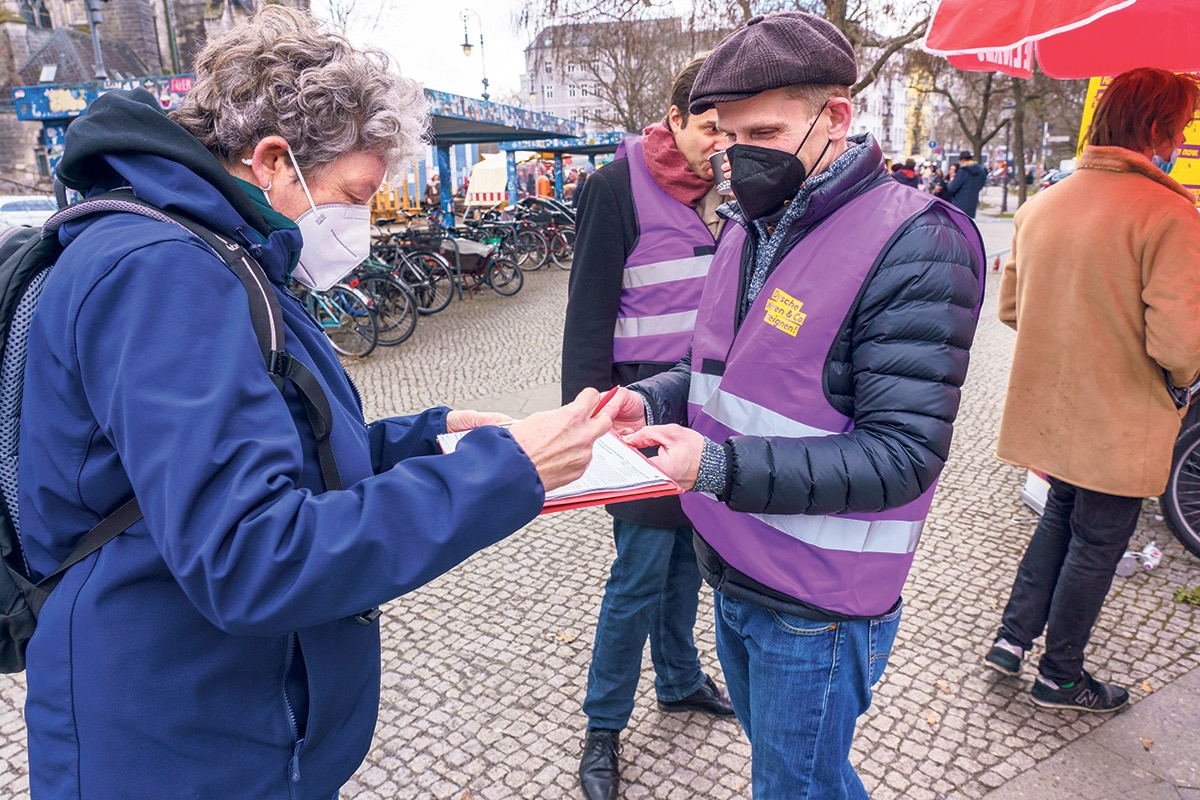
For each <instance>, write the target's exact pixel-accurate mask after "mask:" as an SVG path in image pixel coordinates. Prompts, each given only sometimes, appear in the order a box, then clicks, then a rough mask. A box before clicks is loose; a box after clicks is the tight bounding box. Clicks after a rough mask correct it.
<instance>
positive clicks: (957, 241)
mask: <svg viewBox="0 0 1200 800" xmlns="http://www.w3.org/2000/svg"><path fill="white" fill-rule="evenodd" d="M867 144H868V147H867V149H866V150H865V151H864V152H863V153H862V154H860V155H859V156H857V157H856V158H855V160H854V161H853V163H852V164H851V165H850V166H849V167H848V168H847V169H846V170H845V171H843V172H842V173H841V174H839V175H838V176H836V177H835V178H833V179H831V180H830V181H829V182H828V183H826V184H824V185H823V186H821V187H820V188H819V189H818V190H817V191H816V192H815V193H814V195H813V198H812V200H811V202H810V204H809V206H808V208H807V210H806V212H805V213H804V214H803V215H802V216H801V217H800V219H799V220H798V221H797V222H796V223H795V224H794V225H793V226H792V228H791V229H790V231H789V234H788V238H787V239H786V241H785V244H784V246H783V247H782V248H781V252H780V256H779V257H780V258H781V257H782V254H783V253H786V252H787V251H789V250H790V249H791V248H792V247H794V246H795V244H796V243H797V242H798V241H799V240H800V239H801V238H803V236H804V235H805V234H806V233H807V232H808V231H809V230H811V229H812V228H813V227H814V226H815V225H817V224H819V223H820V222H821V220H822V219H824V218H825V217H826V216H828V215H829V214H831V213H833V211H835V210H836V209H837V208H839V207H841V206H842V205H843V204H845V203H846V202H848V201H849V200H850V199H852V198H853V197H855V196H856V195H858V194H860V193H862V192H863V191H866V190H867V189H869V188H870V187H871V186H873V185H875V184H876V183H877V182H879V181H886V180H890V178H889V177H888V174H887V171H886V169H885V166H884V162H883V155H882V153H881V152H880V150H879V147H878V145H876V144H875V143H874V141H873V140H871V139H869V138H868V139H867ZM731 224H732V223H731ZM863 224H864V225H869V224H870V220H863ZM756 247H757V232H756V231H755V230H753V229H751V230H750V236H749V239H748V241H747V243H746V247H745V249H744V250H743V253H742V265H741V268H742V271H743V281H742V285H743V286H746V285H747V284H748V282H749V280H748V277H749V274H750V272H751V270H752V266H753V263H754V254H755V250H756ZM777 263H778V262H777ZM981 270H982V264H979V263H978V258H977V256H976V255H975V250H974V247H973V245H972V243H971V242H969V241H968V240H967V238H966V237H965V236H964V235H963V233H962V232H961V231H960V230H959V229H958V227H957V226H955V224H954V222H953V220H952V219H951V217H950V212H949V211H947V210H946V209H945V207H944V206H942V205H941V203H940V202H937V201H934V200H933V199H932V198H931V205H930V207H929V208H928V209H927V210H926V211H923V212H922V213H921V214H919V215H918V216H917V217H916V218H915V219H913V220H912V221H911V222H910V223H908V225H907V226H906V228H905V229H904V230H903V231H902V232H901V233H900V234H899V235H898V236H897V237H896V238H895V239H894V240H893V242H892V244H891V246H890V247H889V248H888V249H887V250H886V251H885V252H883V253H881V254H880V256H879V258H878V260H877V261H876V263H875V266H874V267H872V269H871V272H870V273H869V274H868V276H867V279H866V281H865V282H864V283H863V287H862V290H861V292H860V294H859V298H858V300H857V302H856V304H855V306H854V307H853V308H852V309H851V311H850V313H849V314H848V315H847V318H846V320H845V322H844V323H843V325H842V329H841V332H840V334H839V336H838V339H837V341H836V342H835V344H834V346H833V348H832V349H831V351H830V353H829V356H828V357H827V359H826V361H825V368H824V373H823V383H824V388H825V396H826V397H827V398H828V400H829V402H830V404H832V405H833V407H834V408H836V409H837V410H838V411H839V412H840V413H842V414H845V415H847V416H850V417H853V419H854V430H852V431H851V432H849V433H845V434H839V435H835V436H824V437H815V438H786V437H777V436H772V437H761V436H734V437H731V438H730V439H729V440H727V441H726V442H725V443H724V446H725V450H726V456H727V472H726V476H727V481H726V488H725V491H724V493H723V494H722V495H721V496H720V500H722V501H723V502H725V503H726V504H728V506H729V507H730V508H731V509H733V510H734V511H742V512H746V513H766V514H832V513H839V512H870V511H879V510H882V509H886V508H894V507H897V506H900V505H903V504H905V503H908V502H910V501H912V500H914V499H915V498H916V497H917V496H918V495H920V494H921V493H922V492H923V491H925V489H927V488H928V487H929V486H930V484H931V483H932V482H933V481H934V479H935V478H937V476H938V474H939V473H940V472H941V470H942V467H943V466H944V465H945V463H946V458H947V456H948V455H949V452H950V438H951V434H952V432H953V423H954V418H955V416H956V415H957V413H958V403H959V395H960V392H959V389H960V387H961V386H962V384H963V380H964V379H965V378H966V373H967V362H968V356H969V353H968V351H969V348H970V346H971V342H972V340H973V338H974V335H975V324H976V322H977V319H978V318H977V305H978V302H979V299H980V298H979V289H980V287H979V274H980V271H981ZM739 324H740V322H739ZM689 370H690V364H689V363H688V361H687V360H685V361H684V362H682V363H681V364H679V365H678V366H677V367H675V368H674V369H672V370H671V371H670V372H666V373H663V374H661V375H657V376H655V377H653V378H649V379H647V380H644V381H641V382H640V383H638V385H637V387H636V388H637V389H638V390H639V391H640V392H642V393H643V394H644V395H645V396H646V397H647V398H648V399H649V401H650V403H651V406H652V407H653V408H654V411H655V418H656V421H657V422H660V423H666V422H676V423H681V424H683V423H686V419H687V394H688V386H689V382H690V375H689ZM723 591H727V592H731V591H732V592H736V591H738V589H737V587H736V586H731V585H729V583H728V581H727V583H726V586H725V587H724V588H723ZM742 595H743V596H749V597H750V599H754V598H753V592H742Z"/></svg>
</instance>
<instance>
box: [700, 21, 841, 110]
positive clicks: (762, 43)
mask: <svg viewBox="0 0 1200 800" xmlns="http://www.w3.org/2000/svg"><path fill="white" fill-rule="evenodd" d="M857 80H858V63H857V62H856V61H855V59H854V48H853V47H851V46H850V42H849V41H848V40H847V39H846V37H845V35H844V34H843V33H842V32H841V31H839V30H838V29H837V28H836V27H835V26H834V25H833V23H832V22H829V21H828V20H826V19H824V18H822V17H818V16H814V15H813V14H805V13H804V12H803V11H780V12H777V13H774V14H767V15H766V16H762V15H759V16H757V17H754V18H753V19H751V20H750V21H749V22H747V23H746V24H745V25H744V26H743V27H741V28H738V29H737V30H736V31H734V32H733V33H731V34H729V35H728V36H726V37H725V38H724V39H722V40H721V43H720V44H718V45H717V46H716V47H715V48H714V49H713V51H712V52H711V53H709V55H708V58H706V59H705V60H704V65H703V66H702V67H700V72H699V74H697V75H696V82H695V83H694V84H693V85H692V94H691V96H690V97H689V98H688V111H689V112H690V113H692V114H703V113H704V112H705V111H708V110H709V109H710V108H712V107H713V105H714V104H716V103H726V102H732V101H734V100H745V99H746V98H747V97H753V96H754V95H756V94H759V93H760V92H766V91H770V90H771V89H780V88H783V87H784V86H795V85H796V84H800V83H818V84H833V85H836V86H853V85H854V83H855V82H856V81H857Z"/></svg>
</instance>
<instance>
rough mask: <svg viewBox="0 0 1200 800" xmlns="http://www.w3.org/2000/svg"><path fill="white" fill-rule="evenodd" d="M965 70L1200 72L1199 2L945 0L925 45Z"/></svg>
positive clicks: (1062, 74)
mask: <svg viewBox="0 0 1200 800" xmlns="http://www.w3.org/2000/svg"><path fill="white" fill-rule="evenodd" d="M921 46H922V47H923V48H924V49H925V50H926V51H927V52H930V53H933V54H935V55H941V56H946V57H947V58H948V59H949V60H950V63H951V64H953V65H954V66H956V67H958V68H959V69H966V70H976V71H986V72H991V71H999V72H1004V73H1006V74H1008V75H1015V76H1017V77H1021V78H1029V77H1032V74H1033V62H1034V58H1035V54H1036V59H1037V63H1038V66H1040V67H1041V68H1042V71H1043V72H1045V73H1046V74H1047V75H1049V76H1050V77H1052V78H1060V79H1070V78H1090V77H1092V76H1095V75H1116V74H1118V73H1121V72H1124V71H1125V70H1128V69H1133V68H1135V67H1160V68H1162V69H1169V70H1171V71H1173V72H1188V71H1193V70H1200V2H1198V1H1197V0H1005V2H1002V3H996V2H995V0H940V2H939V3H938V5H937V8H936V9H935V10H934V13H933V18H932V19H931V20H930V23H929V32H928V33H927V34H926V36H925V41H924V42H922V45H921Z"/></svg>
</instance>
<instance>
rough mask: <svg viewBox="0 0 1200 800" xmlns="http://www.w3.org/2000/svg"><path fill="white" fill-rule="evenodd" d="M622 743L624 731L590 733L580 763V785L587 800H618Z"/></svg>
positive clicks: (598, 729) (598, 730) (589, 731)
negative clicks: (619, 756)
mask: <svg viewBox="0 0 1200 800" xmlns="http://www.w3.org/2000/svg"><path fill="white" fill-rule="evenodd" d="M620 739H621V732H620V731H610V730H605V729H603V728H589V729H588V732H587V740H586V741H584V743H583V758H581V759H580V760H579V785H580V786H582V787H583V796H584V797H586V798H587V800H617V784H618V783H620V780H621V768H620V767H619V766H618V765H617V754H618V753H620V752H621V741H620Z"/></svg>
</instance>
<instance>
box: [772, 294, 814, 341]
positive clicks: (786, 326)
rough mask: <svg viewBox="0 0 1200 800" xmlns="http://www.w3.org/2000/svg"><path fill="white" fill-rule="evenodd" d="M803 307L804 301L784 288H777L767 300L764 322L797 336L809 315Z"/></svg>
mask: <svg viewBox="0 0 1200 800" xmlns="http://www.w3.org/2000/svg"><path fill="white" fill-rule="evenodd" d="M803 307H804V303H802V302H800V301H799V300H797V299H796V298H794V297H792V296H791V295H790V294H788V293H787V292H785V291H783V290H782V289H776V290H775V291H773V292H771V297H770V299H769V300H767V316H766V317H764V318H763V322H765V323H767V324H768V325H771V326H773V327H776V328H778V329H779V330H781V331H783V332H784V333H786V334H787V335H788V336H795V335H796V334H797V333H799V332H800V326H801V325H803V324H804V319H805V317H807V316H808V315H807V314H805V313H804V312H803V311H801V310H800V309H801V308H803Z"/></svg>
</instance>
